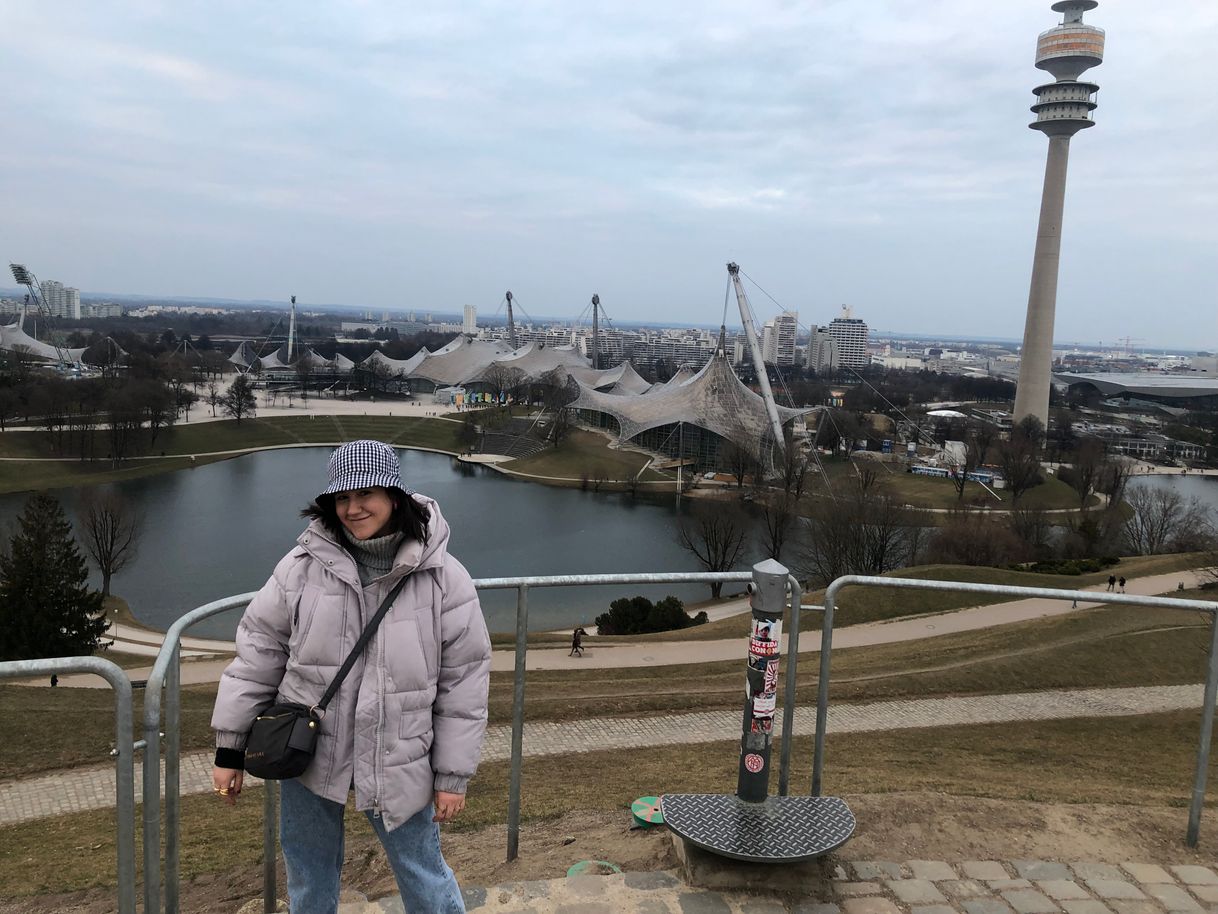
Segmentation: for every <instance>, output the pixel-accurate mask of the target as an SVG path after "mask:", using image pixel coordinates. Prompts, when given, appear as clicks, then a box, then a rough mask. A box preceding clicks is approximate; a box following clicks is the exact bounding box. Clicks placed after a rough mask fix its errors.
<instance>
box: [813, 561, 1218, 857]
mask: <svg viewBox="0 0 1218 914" xmlns="http://www.w3.org/2000/svg"><path fill="white" fill-rule="evenodd" d="M845 587H892V588H896V589H902V590H942V591H950V592H952V593H976V594H985V595H988V596H1004V597H1022V598H1025V599H1028V598H1030V599H1043V600H1072V601H1075V600H1084V601H1085V602H1087V603H1111V604H1115V605H1117V606H1140V607H1150V608H1155V609H1183V610H1186V611H1189V612H1204V613H1209V615H1210V647H1209V656H1208V660H1207V663H1206V673H1205V693H1204V696H1205V697H1204V698H1203V699H1202V707H1201V733H1200V737H1199V744H1198V746H1197V766H1196V773H1195V775H1194V777H1193V790H1192V798H1191V800H1190V802H1189V808H1188V830H1187V832H1186V833H1185V842H1186V843H1187V844H1188V846H1189V847H1196V846H1197V841H1198V838H1199V837H1200V833H1201V808H1202V806H1203V805H1204V803H1205V780H1206V770H1207V768H1208V767H1209V753H1210V738H1211V736H1212V735H1213V732H1214V699H1215V696H1216V695H1218V602H1212V601H1207V600H1182V599H1179V598H1177V597H1139V596H1133V595H1131V594H1119V593H1105V592H1100V593H1096V592H1094V591H1089V590H1061V589H1058V588H1054V587H1017V586H1014V585H1008V584H968V583H962V582H955V581H926V580H921V579H918V578H884V577H874V576H867V575H846V576H844V577H840V578H838V579H837V580H835V581H834V582H833V583H832V584H830V585H829V589H828V590H826V591H825V621H824V630H823V632H822V635H821V651H820V676H819V677H818V678H817V683H816V738H815V741H814V744H813V754H812V795H813V796H820V795H821V775H822V771H823V767H824V761H825V728H826V726H827V724H828V720H829V662H830V656H831V654H832V652H833V622H834V612H835V610H836V608H837V599H838V594H839V593H840V592H841V590H842V589H843V588H845Z"/></svg>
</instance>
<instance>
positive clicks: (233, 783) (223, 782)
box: [211, 768, 439, 806]
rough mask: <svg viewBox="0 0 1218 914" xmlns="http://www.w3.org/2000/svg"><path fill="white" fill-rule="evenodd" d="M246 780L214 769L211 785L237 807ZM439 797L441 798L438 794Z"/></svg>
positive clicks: (240, 774)
mask: <svg viewBox="0 0 1218 914" xmlns="http://www.w3.org/2000/svg"><path fill="white" fill-rule="evenodd" d="M244 780H245V772H244V771H241V770H239V769H237V768H212V770H211V783H212V789H213V790H214V791H215V793H216V796H218V797H220V799H222V800H224V802H225V803H227V804H228V805H229V806H236V805H237V797H239V796H240V795H241V783H242V781H244ZM437 796H439V795H438V794H437Z"/></svg>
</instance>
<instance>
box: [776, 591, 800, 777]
mask: <svg viewBox="0 0 1218 914" xmlns="http://www.w3.org/2000/svg"><path fill="white" fill-rule="evenodd" d="M788 582H789V585H788V586H789V587H790V592H791V615H790V618H789V619H788V620H787V622H788V626H789V627H788V629H787V690H786V694H785V695H784V696H783V699H782V750H781V751H780V753H779V756H778V795H779V796H780V797H785V796H786V795H787V791H788V789H789V788H790V785H791V742H792V740H794V738H795V733H794V730H795V685H796V681H795V680H796V670H797V669H798V668H799V613H800V610H801V609H802V606H801V601H802V600H803V597H804V592H803V588H802V587H800V586H799V581H797V580H796V579H795V575H791V576H790V578H788Z"/></svg>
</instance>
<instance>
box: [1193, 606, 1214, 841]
mask: <svg viewBox="0 0 1218 914" xmlns="http://www.w3.org/2000/svg"><path fill="white" fill-rule="evenodd" d="M1216 695H1218V614H1213V616H1212V618H1211V620H1210V654H1209V662H1208V663H1207V664H1206V670H1205V697H1204V698H1203V699H1202V703H1201V742H1200V744H1199V745H1198V746H1197V774H1196V776H1195V777H1194V778H1193V798H1192V802H1191V803H1190V804H1189V807H1188V833H1187V834H1186V836H1185V843H1186V844H1188V846H1189V847H1196V846H1197V839H1198V838H1199V837H1200V835H1201V807H1202V806H1203V805H1204V804H1205V776H1206V772H1207V771H1208V770H1209V764H1210V739H1211V738H1212V737H1213V735H1214V699H1215V696H1216Z"/></svg>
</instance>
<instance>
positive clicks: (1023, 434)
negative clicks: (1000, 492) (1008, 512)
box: [998, 416, 1045, 504]
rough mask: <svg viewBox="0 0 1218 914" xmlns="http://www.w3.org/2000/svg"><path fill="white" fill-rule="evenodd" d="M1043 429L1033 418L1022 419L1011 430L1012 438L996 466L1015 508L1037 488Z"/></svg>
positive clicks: (1006, 443) (1004, 447)
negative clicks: (1009, 492) (1000, 472)
mask: <svg viewBox="0 0 1218 914" xmlns="http://www.w3.org/2000/svg"><path fill="white" fill-rule="evenodd" d="M1044 440H1045V427H1044V426H1043V425H1042V424H1041V421H1040V419H1038V418H1037V417H1036V416H1025V417H1024V418H1023V419H1021V420H1020V421H1019V422H1018V423H1016V425H1015V427H1014V428H1012V429H1011V437H1010V438H1009V439H1008V440H1007V441H1006V442H1005V443H1004V444H1003V446H1002V449H1001V451H1000V453H999V458H998V462H999V466H1000V467H1001V468H1002V476H1003V478H1004V479H1005V480H1006V485H1007V488H1008V489H1010V490H1011V500H1012V501H1013V502H1015V503H1016V504H1018V503H1019V500H1020V499H1021V498H1022V497H1023V495H1024V493H1025V492H1027V491H1028V490H1029V489H1031V488H1033V487H1034V486H1036V485H1039V484H1040V482H1041V480H1042V478H1043V477H1042V476H1041V472H1040V451H1041V447H1042V446H1043V445H1044Z"/></svg>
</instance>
